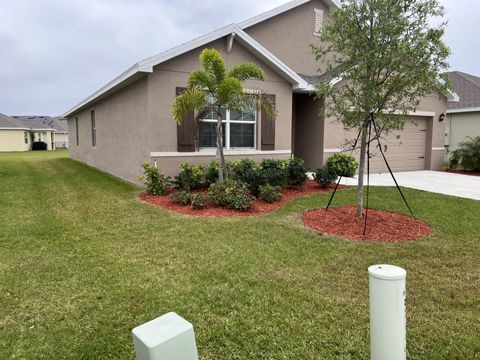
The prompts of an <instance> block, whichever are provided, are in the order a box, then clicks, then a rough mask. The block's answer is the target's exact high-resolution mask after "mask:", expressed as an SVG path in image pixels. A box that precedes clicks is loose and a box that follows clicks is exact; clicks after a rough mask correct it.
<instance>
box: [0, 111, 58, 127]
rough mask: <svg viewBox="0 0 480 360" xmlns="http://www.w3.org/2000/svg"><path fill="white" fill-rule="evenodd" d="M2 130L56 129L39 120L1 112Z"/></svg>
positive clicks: (0, 122)
mask: <svg viewBox="0 0 480 360" xmlns="http://www.w3.org/2000/svg"><path fill="white" fill-rule="evenodd" d="M25 118H26V117H25ZM0 130H29V131H54V129H52V128H51V127H50V126H48V125H45V124H42V123H41V122H39V121H30V120H26V119H20V118H18V117H15V116H7V115H4V114H0Z"/></svg>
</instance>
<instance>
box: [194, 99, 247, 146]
mask: <svg viewBox="0 0 480 360" xmlns="http://www.w3.org/2000/svg"><path fill="white" fill-rule="evenodd" d="M210 101H212V102H213V98H211V99H210ZM221 115H222V122H223V126H222V129H223V144H224V147H225V148H227V149H231V148H250V149H251V148H255V136H256V120H257V111H256V109H251V110H226V109H222V114H221ZM216 122H217V114H216V112H215V111H208V112H207V113H206V114H205V115H204V117H203V119H202V120H200V125H199V128H200V147H201V148H215V147H217V142H216V140H217V136H216V130H215V129H216Z"/></svg>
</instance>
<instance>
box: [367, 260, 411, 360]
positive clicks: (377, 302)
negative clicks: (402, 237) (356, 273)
mask: <svg viewBox="0 0 480 360" xmlns="http://www.w3.org/2000/svg"><path fill="white" fill-rule="evenodd" d="M368 274H369V284H370V285H369V291H370V356H371V360H406V358H407V327H406V326H407V320H406V314H407V312H406V294H407V291H406V277H407V272H406V271H405V270H404V269H402V268H400V267H397V266H392V265H374V266H370V267H369V268H368Z"/></svg>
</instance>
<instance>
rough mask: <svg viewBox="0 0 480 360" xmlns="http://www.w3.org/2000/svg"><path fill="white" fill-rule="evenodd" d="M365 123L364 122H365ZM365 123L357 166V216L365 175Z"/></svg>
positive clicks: (359, 212)
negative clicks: (358, 164)
mask: <svg viewBox="0 0 480 360" xmlns="http://www.w3.org/2000/svg"><path fill="white" fill-rule="evenodd" d="M365 123H366V122H365ZM365 123H364V124H363V125H362V130H361V131H362V136H361V140H360V166H359V168H358V187H357V218H358V219H361V218H362V216H363V180H364V177H365V163H366V161H365V160H366V153H367V128H366V127H365Z"/></svg>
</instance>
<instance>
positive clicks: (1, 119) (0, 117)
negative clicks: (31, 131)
mask: <svg viewBox="0 0 480 360" xmlns="http://www.w3.org/2000/svg"><path fill="white" fill-rule="evenodd" d="M25 128H26V127H25V126H22V125H21V124H20V123H19V122H18V121H17V119H14V118H11V117H10V116H7V115H4V114H1V113H0V129H19V130H21V129H25Z"/></svg>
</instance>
